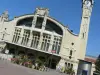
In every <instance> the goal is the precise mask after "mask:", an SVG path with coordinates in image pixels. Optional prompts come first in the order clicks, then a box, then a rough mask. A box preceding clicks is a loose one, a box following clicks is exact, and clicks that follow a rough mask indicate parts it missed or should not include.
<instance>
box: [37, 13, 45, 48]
mask: <svg viewBox="0 0 100 75" xmlns="http://www.w3.org/2000/svg"><path fill="white" fill-rule="evenodd" d="M46 21H47V16H46V15H45V16H44V20H43V23H42V29H41V30H42V31H41V33H40V40H39V45H38V49H41V45H42V40H43V31H44V30H45V26H46Z"/></svg>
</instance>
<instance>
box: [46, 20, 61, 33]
mask: <svg viewBox="0 0 100 75" xmlns="http://www.w3.org/2000/svg"><path fill="white" fill-rule="evenodd" d="M45 30H48V31H51V32H56V33H57V34H59V35H63V31H62V29H61V28H60V27H59V26H58V25H57V24H55V23H54V22H52V21H50V20H47V23H46V28H45Z"/></svg>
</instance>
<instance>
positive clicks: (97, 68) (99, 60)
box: [95, 55, 100, 75]
mask: <svg viewBox="0 0 100 75" xmlns="http://www.w3.org/2000/svg"><path fill="white" fill-rule="evenodd" d="M95 73H97V74H98V75H100V55H99V56H98V58H97V60H96V63H95Z"/></svg>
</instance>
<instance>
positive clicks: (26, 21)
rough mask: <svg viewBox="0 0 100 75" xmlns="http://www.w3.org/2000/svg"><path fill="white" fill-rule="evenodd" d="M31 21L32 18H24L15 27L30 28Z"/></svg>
mask: <svg viewBox="0 0 100 75" xmlns="http://www.w3.org/2000/svg"><path fill="white" fill-rule="evenodd" d="M32 21H33V17H27V18H24V19H22V20H20V21H18V23H17V26H22V25H25V26H27V27H31V26H32Z"/></svg>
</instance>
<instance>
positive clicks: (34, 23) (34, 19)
mask: <svg viewBox="0 0 100 75" xmlns="http://www.w3.org/2000/svg"><path fill="white" fill-rule="evenodd" d="M36 21H37V15H36V14H35V15H34V18H33V21H32V29H33V28H35V25H36Z"/></svg>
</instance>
